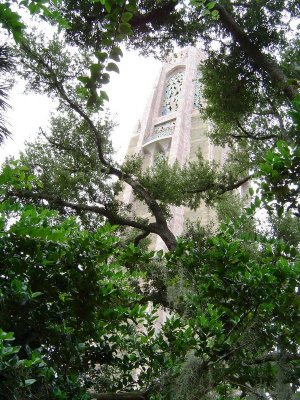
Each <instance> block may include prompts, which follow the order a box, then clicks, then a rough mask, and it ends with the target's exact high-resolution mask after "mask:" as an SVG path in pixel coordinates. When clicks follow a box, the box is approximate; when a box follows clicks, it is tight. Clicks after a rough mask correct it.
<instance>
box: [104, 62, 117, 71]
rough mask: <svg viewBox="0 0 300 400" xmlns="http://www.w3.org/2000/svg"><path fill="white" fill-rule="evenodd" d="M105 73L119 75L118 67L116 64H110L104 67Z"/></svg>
mask: <svg viewBox="0 0 300 400" xmlns="http://www.w3.org/2000/svg"><path fill="white" fill-rule="evenodd" d="M106 70H107V71H114V72H117V73H118V74H119V73H120V70H119V67H118V66H117V64H116V63H113V62H110V63H108V64H107V66H106Z"/></svg>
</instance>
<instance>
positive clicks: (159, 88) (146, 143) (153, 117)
mask: <svg viewBox="0 0 300 400" xmlns="http://www.w3.org/2000/svg"><path fill="white" fill-rule="evenodd" d="M203 58H204V55H203V53H202V52H201V51H200V50H198V49H196V48H194V47H190V48H185V49H182V50H181V51H180V52H178V53H176V54H174V55H171V56H170V57H169V58H168V59H167V60H166V62H165V63H164V64H163V66H162V69H161V72H160V74H159V76H158V79H157V81H156V83H155V86H154V89H153V93H152V95H151V97H150V99H149V101H148V104H147V107H146V110H145V112H144V116H143V118H142V120H140V121H139V123H138V125H137V127H136V129H135V131H134V132H133V135H132V137H131V139H130V142H129V146H128V150H127V156H131V155H133V154H140V155H142V157H143V166H144V168H147V167H148V166H150V165H151V164H152V163H153V161H154V159H155V157H156V156H157V155H159V154H161V155H163V156H164V157H166V159H167V160H168V162H169V164H173V163H174V162H175V160H177V161H178V162H179V163H180V164H181V165H183V164H184V163H186V162H187V161H188V160H191V161H192V160H194V159H195V158H196V154H197V152H198V151H199V150H200V151H201V153H202V155H203V157H204V159H206V160H216V161H217V162H220V163H221V164H222V163H223V161H224V159H225V157H226V150H224V149H222V148H219V147H216V146H214V145H213V144H212V143H211V142H210V140H209V138H208V137H207V131H208V125H207V123H206V122H204V121H203V120H202V119H201V117H200V112H199V109H200V107H201V88H200V82H199V78H200V75H199V64H200V62H201V60H203ZM123 200H124V201H125V202H126V203H133V202H134V198H133V195H132V191H131V189H130V187H129V186H128V187H126V188H125V190H124V194H123ZM133 204H134V207H135V212H136V214H137V215H140V216H144V217H147V216H148V210H147V207H146V206H145V205H142V204H141V203H138V202H134V203H133ZM199 218H200V220H201V222H202V223H204V224H205V223H207V222H209V221H210V220H213V219H214V213H213V210H211V209H210V208H208V207H206V206H205V205H204V204H203V205H200V207H199V209H198V210H197V211H191V210H189V209H187V208H186V207H173V208H172V220H171V221H170V224H169V225H170V228H171V230H172V232H173V233H174V234H175V235H180V234H181V233H182V230H183V228H184V222H185V221H187V220H190V221H195V220H196V219H199ZM154 247H155V248H162V247H163V244H162V242H161V240H160V239H159V238H158V239H157V241H156V243H155V244H154Z"/></svg>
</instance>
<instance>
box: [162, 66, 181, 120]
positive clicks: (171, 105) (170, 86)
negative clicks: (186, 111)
mask: <svg viewBox="0 0 300 400" xmlns="http://www.w3.org/2000/svg"><path fill="white" fill-rule="evenodd" d="M183 74H184V72H183V71H177V72H175V73H174V74H173V75H171V76H170V78H169V79H168V81H167V85H166V88H165V92H164V97H163V103H162V110H161V115H167V114H170V113H172V112H175V111H177V110H178V104H179V95H180V92H181V89H182V82H183Z"/></svg>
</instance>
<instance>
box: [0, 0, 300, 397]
mask: <svg viewBox="0 0 300 400" xmlns="http://www.w3.org/2000/svg"><path fill="white" fill-rule="evenodd" d="M297 7H298V5H297V4H296V3H294V2H289V3H288V4H285V3H284V2H280V3H279V4H276V6H274V4H273V3H271V2H254V1H253V2H252V1H249V2H243V3H241V2H237V1H232V2H229V1H224V2H220V3H215V2H210V3H208V2H198V1H193V2H191V4H190V6H187V7H182V4H180V3H179V2H167V1H163V2H160V3H159V4H156V3H153V2H147V1H145V2H139V3H137V4H136V3H135V2H134V1H129V2H120V1H115V2H114V1H111V0H110V1H101V2H99V3H97V2H96V3H95V4H94V3H93V5H91V4H90V3H89V2H80V4H77V3H75V2H65V3H62V7H61V9H60V11H61V13H62V15H64V16H66V18H67V19H68V20H69V21H70V25H71V29H70V30H69V31H67V34H66V36H67V37H68V40H69V41H70V42H71V43H76V44H78V45H80V47H81V49H82V55H81V54H79V51H78V59H77V60H74V58H72V57H69V55H68V52H67V51H66V48H65V47H64V45H63V44H62V41H61V39H60V40H57V39H56V40H52V41H49V42H48V43H46V41H43V43H40V42H39V41H37V40H34V39H29V40H25V37H23V38H24V39H23V41H22V43H21V46H20V47H21V49H20V58H21V61H22V64H23V66H24V72H23V74H24V76H25V77H26V79H27V81H28V82H29V83H30V85H31V88H33V89H34V90H39V91H43V92H46V93H48V94H51V95H54V96H59V98H60V106H59V107H60V110H61V111H62V113H61V114H59V113H58V114H57V115H56V116H55V117H54V118H52V122H51V125H52V128H51V131H50V132H42V135H43V136H44V137H45V138H46V139H47V140H46V141H43V140H41V139H39V140H38V142H37V143H35V144H34V145H32V146H29V147H28V150H27V151H26V153H25V154H23V155H22V162H23V163H24V164H26V165H27V168H29V169H30V170H31V171H33V172H34V173H35V174H37V176H38V178H39V179H40V181H42V183H43V187H42V188H41V187H40V186H39V185H37V184H36V183H35V182H33V183H32V184H31V187H22V186H15V187H12V188H10V189H9V190H8V191H7V192H6V195H7V196H8V197H10V198H17V199H19V200H18V201H20V202H21V204H25V205H26V204H28V202H30V203H33V204H38V205H44V206H45V205H46V206H47V207H49V208H55V209H57V210H59V212H60V213H61V214H72V215H73V214H75V215H76V216H79V217H80V224H81V226H86V227H89V229H92V232H93V231H94V230H95V229H96V227H97V226H99V225H101V224H103V219H108V220H109V221H110V222H111V223H114V224H118V225H121V226H129V227H132V228H135V229H138V230H140V231H141V233H140V234H138V235H137V236H136V237H135V240H134V243H135V244H136V245H137V244H138V243H139V242H140V240H141V239H142V238H145V237H146V236H147V235H148V234H149V233H156V234H158V235H160V236H161V238H162V239H163V240H164V241H165V243H166V245H167V247H168V248H169V250H170V252H169V253H168V254H166V255H163V254H160V253H158V254H156V255H155V254H153V253H152V255H150V256H149V255H148V256H147V255H145V254H143V253H138V251H139V250H137V249H136V248H135V247H134V246H129V248H128V249H125V250H124V254H125V255H127V256H126V257H125V256H123V258H122V263H120V264H121V265H122V267H123V268H124V271H125V270H126V271H143V272H144V273H146V275H145V283H144V284H143V285H141V287H139V285H137V287H136V290H137V291H138V292H142V293H143V295H144V297H143V300H142V299H141V300H140V301H144V302H145V303H147V301H148V300H151V301H152V302H153V303H154V304H155V305H157V306H159V305H160V306H163V307H166V308H167V309H168V310H169V312H170V314H171V317H170V318H169V319H168V320H167V322H166V324H165V325H164V326H163V327H162V330H161V332H160V333H157V334H156V335H154V336H153V332H152V333H150V334H149V335H146V336H144V338H143V335H141V339H140V343H141V344H142V343H147V346H146V345H145V347H143V348H142V349H141V351H140V353H139V355H138V356H137V354H136V352H135V351H134V352H133V360H131V361H132V362H133V364H130V365H128V366H127V370H126V371H125V377H126V379H125V383H124V382H123V381H122V382H121V384H120V386H119V387H118V389H120V390H124V391H129V390H134V389H136V388H137V386H138V388H141V389H143V390H142V392H139V393H136V391H135V392H134V393H127V394H124V393H121V394H118V393H116V392H113V393H106V394H103V393H102V394H100V395H99V397H98V398H102V399H105V398H106V399H107V398H109V399H117V398H118V397H119V398H122V396H123V398H129V399H130V398H132V399H133V398H142V399H146V398H148V397H149V396H151V398H164V397H165V398H178V399H184V398H189V399H194V398H205V396H208V397H209V396H219V397H222V396H223V398H230V397H236V396H237V394H236V393H237V392H236V390H239V391H240V392H241V395H240V397H245V396H247V397H249V396H255V397H256V398H261V397H264V396H266V394H267V393H271V394H272V395H273V396H274V397H276V398H278V399H281V398H282V399H283V398H292V397H293V396H294V395H295V392H296V391H297V388H298V386H299V382H298V380H297V379H298V377H297V376H296V368H295V363H296V361H297V360H298V359H299V355H298V353H297V346H296V342H295V340H294V338H295V335H296V331H295V320H296V314H295V308H296V304H297V301H298V300H297V298H298V297H297V293H296V287H297V281H296V278H297V272H296V268H297V265H298V264H297V260H298V258H299V256H298V248H297V246H298V244H299V243H298V241H296V242H295V241H294V242H291V239H290V238H291V235H286V232H285V233H284V232H282V225H283V224H282V219H280V220H279V222H278V221H275V222H274V224H273V227H272V229H273V232H276V237H275V238H274V237H272V236H271V237H270V236H269V235H268V234H262V232H260V231H258V230H257V229H255V227H254V224H253V222H251V218H252V216H253V213H254V212H255V210H256V208H258V207H260V205H261V200H260V198H259V197H258V196H256V197H255V198H254V202H253V204H251V205H250V207H248V209H246V214H247V215H248V217H246V216H245V215H244V216H234V214H231V215H233V217H232V219H233V220H232V221H225V222H223V223H222V224H221V226H220V229H219V231H217V232H216V233H215V234H210V235H207V234H204V235H203V234H202V233H203V230H199V229H194V230H192V229H191V230H190V231H189V232H188V233H187V235H188V236H190V237H194V238H197V242H196V244H195V243H193V244H191V242H189V241H184V240H182V241H180V240H179V241H178V240H177V239H176V238H175V236H174V235H173V233H172V232H171V231H170V229H169V228H168V224H167V220H168V217H169V214H168V206H169V205H172V204H173V205H188V206H190V207H194V208H197V206H198V204H199V201H200V200H201V199H205V200H206V201H210V202H216V201H217V200H220V199H222V197H223V198H224V196H228V192H229V191H230V190H231V189H234V188H237V187H238V186H239V185H240V184H242V183H243V182H245V180H247V179H249V178H250V176H248V173H247V171H249V169H253V170H255V171H260V174H261V176H262V178H263V179H264V182H263V183H264V185H263V186H261V188H262V195H263V197H262V198H263V200H266V201H267V202H268V203H269V208H270V212H271V211H272V210H271V205H272V201H273V200H274V199H277V200H278V201H279V202H278V203H275V206H277V205H279V206H280V210H281V214H283V213H284V212H285V211H286V208H288V207H290V208H291V209H292V208H295V207H296V206H297V194H298V188H297V189H295V188H294V186H293V185H295V184H297V183H298V182H297V179H298V164H297V160H298V159H299V150H298V148H297V146H298V142H297V138H296V132H297V130H298V128H299V124H298V122H299V104H298V99H297V96H296V97H295V94H296V86H297V68H294V65H293V64H292V63H291V62H290V61H289V58H290V59H292V60H296V54H297V52H296V48H297V47H296V46H297V45H298V44H297V43H298V42H297V41H296V40H295V38H294V37H292V38H291V39H290V46H289V47H287V37H286V35H285V34H284V32H283V31H282V28H283V25H282V22H281V21H280V16H281V14H282V12H283V11H285V12H286V13H287V14H286V15H287V16H288V17H293V16H294V15H296V12H297ZM166 11H168V13H167V14H166ZM78 16H79V18H78ZM184 25H187V27H188V29H187V28H186V27H185V32H186V31H187V33H188V34H187V36H186V37H185V36H184V35H183V32H184V31H183V26H184ZM228 32H229V34H228ZM166 36H167V39H166ZM200 36H201V37H202V38H203V40H205V41H206V44H207V45H208V43H209V42H210V41H211V38H212V39H213V40H215V41H216V40H218V41H219V43H220V44H219V49H218V50H211V49H210V50H209V58H208V59H207V61H206V62H205V63H204V65H203V66H202V82H203V85H204V91H203V93H204V97H205V98H206V99H207V100H208V102H207V107H206V108H205V110H204V115H205V116H206V117H207V118H209V119H210V120H212V121H213V123H214V130H213V132H212V133H211V136H212V137H213V138H214V140H215V141H216V142H218V143H228V144H229V145H230V146H231V147H232V149H233V151H232V153H231V158H232V160H230V163H228V165H227V166H226V168H225V169H224V170H223V171H220V172H216V168H215V165H210V164H209V163H206V162H204V161H203V159H202V158H201V156H200V155H199V157H198V160H197V162H195V163H192V164H189V165H186V166H184V167H183V168H180V167H179V165H177V164H174V165H173V166H168V165H167V164H166V163H165V162H164V161H163V160H159V161H158V163H157V164H156V165H154V166H153V167H152V168H150V169H149V170H147V171H146V172H143V171H142V170H141V163H140V160H139V159H138V158H133V159H130V160H127V162H126V163H125V164H124V165H122V166H119V165H116V163H114V161H113V159H112V157H111V149H110V147H109V142H108V139H107V134H108V131H109V129H110V126H111V123H110V122H109V121H108V120H107V119H105V118H103V120H102V121H99V119H97V116H96V115H95V113H94V111H95V110H97V109H101V108H103V104H104V101H105V99H106V98H107V96H106V94H105V92H104V91H103V90H102V89H103V88H102V86H103V84H105V82H107V81H108V80H109V74H110V73H111V72H117V71H118V66H117V64H116V62H118V60H119V59H120V57H121V56H122V52H121V51H120V48H119V47H118V46H119V44H120V43H121V42H122V41H124V40H127V41H128V42H129V41H130V42H131V43H133V45H135V46H141V47H143V48H144V49H148V48H149V46H150V47H153V46H154V45H161V44H162V43H165V42H166V40H168V41H169V40H170V38H171V39H174V40H177V41H178V42H179V43H183V42H184V41H185V43H190V42H192V41H194V40H196V39H197V38H199V37H200ZM90 38H92V40H90ZM168 43H169V42H168ZM94 46H96V47H97V49H96V48H94ZM90 50H95V53H94V56H95V57H96V58H93V57H92V56H91V55H90V54H89V53H88V51H90ZM271 52H272V53H273V55H272V56H271ZM80 57H81V58H80ZM224 76H226V80H225V79H224V80H223V79H221V78H222V77H224ZM75 78H78V81H79V82H80V83H78V81H76V80H75ZM99 89H101V90H100V91H99ZM292 99H294V100H293V107H294V109H293V110H292V111H291V115H288V114H287V109H288V107H289V103H290V101H291V100H292ZM278 139H281V142H279V143H278V144H277V148H276V149H275V150H270V148H273V147H274V145H275V143H276V142H277V140H278ZM282 139H283V140H282ZM237 144H238V146H237ZM234 149H235V151H234ZM236 160H238V162H237V161H236ZM240 160H243V162H244V164H243V172H244V173H243V174H242V175H243V176H242V178H241V175H240V167H241V164H240ZM60 163H63V165H65V166H66V170H67V173H66V172H65V171H63V170H62V169H61V168H60V165H59V164H60ZM237 164H238V165H239V169H237V167H236V166H237ZM200 176H201V178H202V179H201V182H204V184H203V185H200V184H199V182H200V179H199V177H200ZM116 178H117V181H116V180H115V179H116ZM204 178H205V179H204ZM122 182H126V183H127V184H129V185H130V186H131V187H132V188H133V192H134V194H135V196H136V198H137V199H139V200H142V201H144V202H145V203H146V204H147V206H148V208H149V210H150V212H151V213H152V215H153V218H154V222H149V221H144V220H140V219H138V218H136V217H135V216H134V215H132V213H130V209H129V208H128V207H126V206H125V205H123V204H121V203H120V201H119V200H118V197H117V196H118V193H119V192H120V190H121V185H120V183H122ZM166 182H172V185H167V184H165V183H166ZM285 182H287V183H288V184H289V185H290V186H289V187H288V190H287V191H283V190H282V187H283V183H285ZM162 183H163V184H162ZM280 185H282V186H281V187H280ZM158 188H160V190H157V189H158ZM164 188H165V190H162V189H164ZM270 188H276V189H279V190H278V191H277V192H275V195H274V194H273V193H271V194H270ZM92 215H93V216H92ZM57 218H59V217H58V216H57ZM286 221H289V223H290V224H291V226H293V229H295V227H296V229H298V227H299V224H298V221H295V219H293V218H292V217H291V216H290V215H289V214H287V215H286ZM280 227H281V228H280ZM291 232H292V230H291V228H290V229H289V233H291ZM92 234H94V233H92ZM293 236H294V235H293ZM123 240H124V241H125V239H123ZM136 252H137V253H136ZM75 254H76V253H75ZM135 254H136V255H137V256H134V255H135ZM129 255H130V257H129V258H128V256H129ZM112 257H114V252H113V251H112ZM145 257H146V258H145ZM149 259H150V261H149ZM121 298H122V296H121ZM76 315H77V312H76ZM150 332H151V329H150ZM136 336H137V333H136V334H135V335H133V337H136ZM142 338H143V339H142ZM136 344H137V342H136V341H135V345H136ZM132 348H134V347H127V350H128V349H129V351H128V352H127V354H125V355H126V356H127V358H126V357H125V356H124V359H125V360H127V359H129V360H130V356H131V354H130V355H128V353H130V351H131V350H130V349H132ZM138 357H140V359H139V361H137V358H138ZM88 360H89V359H88ZM86 365H89V361H88V362H87V364H86ZM123 365H124V364H123ZM241 367H243V369H241ZM130 368H140V372H139V373H138V374H137V375H138V376H137V382H135V383H133V382H132V381H131V382H130V384H129V385H127V383H128V376H129V375H130V372H131V370H132V369H130ZM125 369H126V368H125ZM110 371H111V370H110ZM122 372H124V371H122ZM80 373H81V374H82V373H83V372H82V371H80ZM89 373H91V372H89ZM126 373H127V375H126ZM258 381H259V382H258ZM258 383H259V384H258ZM115 389H116V387H115V386H114V387H113V390H115Z"/></svg>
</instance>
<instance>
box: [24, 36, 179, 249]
mask: <svg viewBox="0 0 300 400" xmlns="http://www.w3.org/2000/svg"><path fill="white" fill-rule="evenodd" d="M22 48H23V50H24V51H25V52H26V53H28V54H29V55H30V56H31V57H32V59H33V60H35V61H36V62H37V63H39V64H40V65H41V66H42V67H43V68H45V70H46V71H47V72H48V74H49V79H50V80H51V83H52V85H53V86H54V88H55V89H56V91H57V92H58V94H59V95H60V97H61V99H62V100H63V101H65V102H66V103H67V105H68V106H69V107H70V108H71V109H72V110H73V111H75V112H76V113H77V114H78V115H79V116H81V118H83V119H84V121H86V123H87V125H88V127H89V129H90V131H91V132H92V133H93V135H94V138H95V143H96V147H97V152H98V158H99V160H100V162H101V164H102V165H103V168H102V169H101V171H102V172H103V173H106V174H109V175H115V176H116V177H117V178H118V179H120V180H122V181H124V182H126V183H127V184H128V185H130V186H131V187H132V189H133V191H134V192H135V193H136V194H137V195H138V196H140V197H141V198H142V199H143V200H144V201H145V203H146V204H147V206H148V207H149V209H150V211H151V212H152V214H153V216H154V218H155V223H152V224H150V225H151V227H152V228H151V229H152V230H151V232H153V233H156V234H158V235H159V236H160V237H161V238H162V240H163V241H164V242H165V244H166V246H167V247H168V249H169V250H172V249H174V248H175V247H176V245H177V240H176V238H175V236H174V234H173V233H172V232H171V230H170V229H169V227H168V224H167V220H166V217H165V215H164V213H163V211H162V209H161V207H160V206H159V204H158V203H157V201H156V200H155V199H154V198H153V197H152V196H151V194H150V193H149V192H148V191H147V190H146V189H145V188H144V187H143V186H142V185H141V184H140V183H139V182H138V180H137V179H135V178H133V177H132V176H130V175H129V174H125V173H123V172H122V171H121V170H120V169H118V168H116V167H114V166H113V165H111V164H110V163H109V162H108V161H107V160H106V159H105V157H104V154H103V151H102V137H101V133H100V132H99V131H98V129H97V128H96V126H95V124H94V123H93V121H92V120H91V118H90V117H89V116H88V114H87V113H86V112H84V111H83V110H82V108H81V107H80V105H79V104H77V103H76V102H75V101H73V100H72V99H71V98H70V96H68V94H67V93H66V91H65V89H64V86H63V84H62V83H61V82H60V81H59V80H58V79H57V76H56V74H55V71H54V70H53V69H52V67H51V66H50V65H49V64H48V63H47V62H45V61H44V60H43V59H42V58H41V57H39V55H38V54H37V53H36V52H34V51H32V50H31V49H30V48H29V46H28V45H26V44H25V43H23V44H22ZM121 221H122V220H121ZM132 222H134V221H132ZM116 223H118V222H116ZM118 224H121V223H118ZM122 225H126V224H125V223H122ZM129 226H133V225H132V224H131V225H129ZM139 229H143V228H139ZM147 231H149V229H147Z"/></svg>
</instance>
